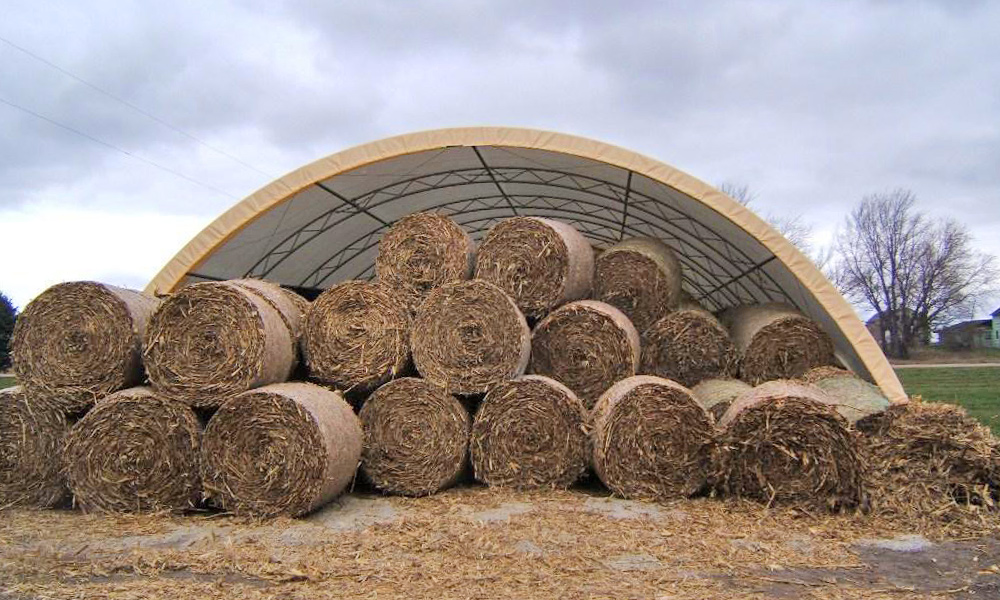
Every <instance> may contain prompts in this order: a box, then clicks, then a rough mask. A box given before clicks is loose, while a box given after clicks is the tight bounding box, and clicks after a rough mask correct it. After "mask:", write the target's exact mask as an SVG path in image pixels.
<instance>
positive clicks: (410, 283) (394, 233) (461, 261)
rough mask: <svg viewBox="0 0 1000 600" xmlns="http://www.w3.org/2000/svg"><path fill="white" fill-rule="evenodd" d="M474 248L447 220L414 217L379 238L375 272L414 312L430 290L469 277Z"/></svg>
mask: <svg viewBox="0 0 1000 600" xmlns="http://www.w3.org/2000/svg"><path fill="white" fill-rule="evenodd" d="M475 248H476V247H475V243H474V242H473V241H472V238H470V237H469V235H468V234H467V233H465V231H464V230H463V229H462V228H461V227H460V226H459V225H458V224H457V223H455V222H454V221H452V220H451V219H449V218H448V217H446V216H444V215H438V214H434V213H416V214H412V215H408V216H405V217H403V218H402V219H399V220H398V221H396V222H395V223H393V224H392V227H390V228H389V231H387V232H386V234H385V235H384V236H382V239H381V241H379V244H378V256H376V257H375V272H376V273H377V274H378V278H379V281H381V282H382V283H384V284H386V286H387V287H389V288H390V289H393V290H398V292H399V294H400V297H401V298H402V299H403V302H405V303H406V306H407V308H408V309H409V310H410V311H415V310H416V309H417V308H418V307H419V306H420V303H421V302H423V300H424V298H426V297H427V294H428V293H430V291H431V290H433V289H434V288H437V287H440V286H442V285H444V284H446V283H453V282H456V281H464V280H466V279H468V278H469V277H470V276H471V275H472V265H473V260H474V257H475Z"/></svg>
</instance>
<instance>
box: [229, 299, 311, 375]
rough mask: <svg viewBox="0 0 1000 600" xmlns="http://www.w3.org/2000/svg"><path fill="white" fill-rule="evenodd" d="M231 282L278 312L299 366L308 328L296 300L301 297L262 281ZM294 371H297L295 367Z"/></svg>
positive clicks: (299, 304)
mask: <svg viewBox="0 0 1000 600" xmlns="http://www.w3.org/2000/svg"><path fill="white" fill-rule="evenodd" d="M229 282H230V283H233V284H235V285H238V286H240V287H242V288H243V289H245V290H248V291H250V292H253V293H254V294H256V295H257V296H259V297H260V298H263V299H264V301H266V302H267V303H268V304H270V305H271V308H273V309H274V310H276V311H277V312H278V316H279V317H281V321H282V322H283V323H284V324H285V326H286V327H287V328H288V331H289V333H290V334H291V336H292V351H293V352H294V354H295V361H296V364H298V361H299V340H300V339H301V338H302V334H303V333H304V332H305V327H306V321H305V312H304V311H303V310H302V304H301V303H300V302H299V301H298V300H296V298H301V296H299V295H298V294H296V293H294V292H290V291H288V290H286V289H285V288H283V287H281V286H279V285H277V284H274V283H270V282H267V281H263V280H260V279H230V280H229ZM292 370H293V371H294V370H295V369H294V367H293V369H292Z"/></svg>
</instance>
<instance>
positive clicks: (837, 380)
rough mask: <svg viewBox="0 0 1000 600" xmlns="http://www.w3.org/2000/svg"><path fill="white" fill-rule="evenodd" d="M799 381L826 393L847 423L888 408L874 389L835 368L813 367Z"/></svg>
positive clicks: (879, 392)
mask: <svg viewBox="0 0 1000 600" xmlns="http://www.w3.org/2000/svg"><path fill="white" fill-rule="evenodd" d="M802 380H803V381H805V382H807V383H811V384H812V385H815V386H816V387H818V388H819V389H821V390H823V391H824V392H826V393H827V394H828V395H829V396H830V397H831V398H833V399H834V401H835V402H836V407H837V412H839V413H840V414H841V416H843V417H844V418H845V419H847V422H848V423H850V424H852V425H853V424H855V423H857V422H858V421H859V420H860V419H864V418H865V417H869V416H871V415H874V414H877V413H880V412H882V411H884V410H885V409H887V408H889V400H888V399H887V398H886V397H885V395H884V394H883V393H882V391H881V390H880V389H878V387H877V386H874V385H872V384H870V383H868V382H867V381H865V380H863V379H861V378H860V377H858V376H857V375H855V374H854V373H851V372H850V371H847V370H845V369H840V368H838V367H829V366H827V367H816V368H814V369H810V370H809V371H808V372H806V374H805V375H803V376H802Z"/></svg>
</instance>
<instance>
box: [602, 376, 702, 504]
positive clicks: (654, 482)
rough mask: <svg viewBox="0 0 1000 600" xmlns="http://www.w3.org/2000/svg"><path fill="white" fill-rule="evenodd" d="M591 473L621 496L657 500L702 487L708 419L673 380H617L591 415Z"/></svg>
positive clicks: (695, 401)
mask: <svg viewBox="0 0 1000 600" xmlns="http://www.w3.org/2000/svg"><path fill="white" fill-rule="evenodd" d="M593 422H594V425H593V427H594V428H593V431H592V433H591V441H592V444H593V463H594V470H595V471H596V472H597V476H598V477H599V478H600V480H601V481H602V482H604V485H606V486H607V487H608V489H609V490H611V491H612V492H614V493H615V494H617V495H619V496H622V497H624V498H642V499H654V500H662V499H669V498H682V497H685V496H690V495H692V494H695V493H697V492H698V491H700V490H702V489H703V488H705V486H706V485H707V483H708V475H709V471H710V469H709V465H710V461H711V456H712V449H713V446H714V442H715V440H714V435H715V434H714V429H713V427H712V418H711V417H710V416H709V415H708V413H706V412H705V410H704V409H703V408H702V407H701V406H700V405H699V404H698V402H697V400H696V399H695V398H694V397H693V396H692V394H691V391H690V390H688V389H687V388H685V387H684V386H682V385H680V384H679V383H677V382H674V381H670V380H669V379H663V378H661V377H652V376H649V375H638V376H636V377H629V378H628V379H625V380H622V381H619V382H618V383H616V384H615V385H614V386H612V387H611V389H609V390H608V391H607V392H605V393H604V395H602V396H601V398H600V400H598V402H597V405H596V406H594V411H593Z"/></svg>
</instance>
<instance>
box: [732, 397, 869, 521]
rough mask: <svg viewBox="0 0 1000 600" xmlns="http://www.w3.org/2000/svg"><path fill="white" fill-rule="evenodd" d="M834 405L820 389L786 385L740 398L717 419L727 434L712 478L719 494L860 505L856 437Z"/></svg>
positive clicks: (815, 504)
mask: <svg viewBox="0 0 1000 600" xmlns="http://www.w3.org/2000/svg"><path fill="white" fill-rule="evenodd" d="M832 403H833V400H831V399H830V398H829V397H828V396H827V395H826V394H825V393H824V392H823V391H822V390H820V389H818V388H815V387H813V386H810V385H807V384H802V383H798V382H794V381H785V380H778V381H769V382H767V383H764V384H761V385H759V386H757V387H756V388H754V389H752V390H750V391H749V392H747V393H745V394H743V395H742V396H740V397H739V398H737V399H736V400H735V401H734V402H733V404H732V405H731V406H730V407H729V410H727V411H726V414H725V415H723V417H722V419H721V420H720V422H719V424H720V425H721V426H722V427H723V428H725V432H724V433H723V435H722V437H721V444H720V452H719V455H718V457H717V465H718V474H717V476H716V480H717V481H718V482H719V483H720V484H721V488H722V490H723V492H725V493H728V494H732V495H734V496H737V497H746V498H752V499H755V500H758V501H761V502H766V503H768V504H772V503H778V504H796V505H800V506H809V507H817V508H824V509H829V510H840V509H849V508H853V507H855V506H857V505H858V504H859V503H861V502H862V500H863V498H864V494H865V490H864V481H863V477H864V461H863V459H862V457H861V455H860V454H859V448H858V440H857V436H856V434H855V433H854V432H853V431H851V430H850V429H849V427H848V424H847V421H846V420H845V419H844V418H843V417H841V416H840V415H839V414H838V413H837V411H836V410H835V409H834V407H833V406H831V404H832Z"/></svg>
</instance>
